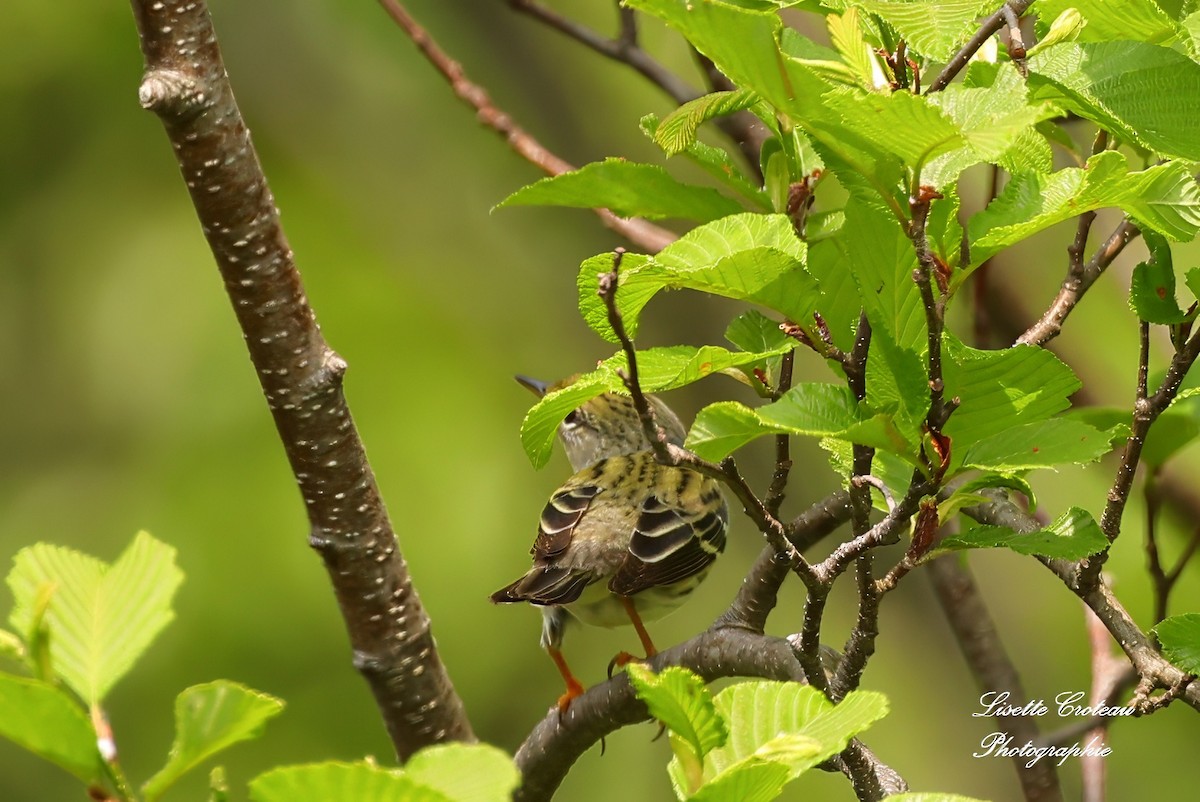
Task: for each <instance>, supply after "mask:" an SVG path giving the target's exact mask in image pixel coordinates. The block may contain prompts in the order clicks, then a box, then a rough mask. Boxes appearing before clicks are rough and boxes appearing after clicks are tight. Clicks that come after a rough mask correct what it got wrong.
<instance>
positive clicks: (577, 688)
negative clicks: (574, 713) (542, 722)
mask: <svg viewBox="0 0 1200 802" xmlns="http://www.w3.org/2000/svg"><path fill="white" fill-rule="evenodd" d="M546 651H547V652H549V653H550V659H551V660H553V661H554V665H556V666H558V673H560V674H562V678H563V681H564V682H566V683H567V690H566V692H565V693H563V695H562V696H560V697H558V714H559V715H560V716H561V715H562V714H563V713H566V712H567V708H568V707H570V706H571V700H572V699H575V698H576V697H578V696H582V695H583V685H582V684H581V683H580V682H579V680H577V679H575V675H574V674H572V673H571V669H570V668H569V667H568V666H567V659H566V658H565V657H563V653H562V652H560V651H559V650H558V649H555V648H554V647H553V646H547V647H546Z"/></svg>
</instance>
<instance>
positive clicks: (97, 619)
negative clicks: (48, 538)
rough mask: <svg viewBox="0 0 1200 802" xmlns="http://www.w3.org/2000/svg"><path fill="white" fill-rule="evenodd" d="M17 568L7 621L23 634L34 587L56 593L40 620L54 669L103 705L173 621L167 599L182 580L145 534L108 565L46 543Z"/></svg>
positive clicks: (171, 553) (161, 547) (164, 549)
mask: <svg viewBox="0 0 1200 802" xmlns="http://www.w3.org/2000/svg"><path fill="white" fill-rule="evenodd" d="M15 562H16V565H15V566H14V568H13V570H12V573H10V574H9V576H8V584H9V587H11V588H12V591H13V596H14V597H15V599H16V606H15V607H14V608H13V612H12V615H11V617H10V619H9V620H10V621H11V623H12V625H13V626H14V627H15V628H16V629H17V631H19V632H28V631H29V629H30V627H31V626H32V624H33V622H34V611H35V608H36V606H37V594H38V588H39V587H42V586H45V585H46V584H50V585H52V586H53V588H54V595H53V596H52V597H51V599H50V604H49V607H48V609H47V611H46V617H45V622H46V625H47V626H48V628H49V630H50V633H51V639H52V641H51V650H50V657H51V665H52V668H53V670H54V673H55V674H56V675H57V676H59V677H61V678H62V680H63V681H64V682H66V683H67V684H68V685H70V686H71V687H72V688H73V689H74V690H75V691H76V692H78V693H79V695H80V696H82V697H83V699H84V700H85V701H86V702H87V703H88V704H95V703H98V702H99V701H100V700H101V699H103V698H104V695H105V694H106V693H107V692H108V690H109V689H110V688H111V687H112V686H113V685H114V684H115V683H116V682H117V680H119V679H120V678H121V677H122V676H124V674H125V672H126V671H128V670H129V669H130V667H131V666H132V665H133V663H134V661H135V660H136V659H137V658H138V657H139V656H140V655H141V654H142V652H144V651H145V650H146V648H147V647H148V646H149V645H150V643H151V642H152V641H153V640H154V638H155V637H156V636H157V635H158V633H159V632H160V631H162V628H163V627H165V626H166V625H167V624H168V623H170V621H171V619H172V618H174V613H173V612H172V610H171V599H172V597H173V596H174V595H175V590H176V588H178V587H179V583H180V582H182V581H183V574H182V573H181V572H180V571H179V569H178V568H177V567H176V566H175V549H173V548H171V547H170V546H167V545H165V544H163V543H161V542H159V541H157V540H155V539H154V538H153V537H151V536H150V535H149V534H147V533H146V532H139V533H138V534H137V536H136V537H134V539H133V542H132V543H131V544H130V545H129V547H128V548H126V549H125V551H124V552H123V553H122V554H121V556H120V557H118V558H117V561H116V562H114V563H113V564H112V565H111V566H110V565H106V564H104V563H102V562H101V561H100V560H97V559H95V558H94V557H89V556H88V555H86V554H81V553H80V552H77V551H74V550H72V549H68V548H63V547H61V546H51V545H48V544H44V543H39V544H37V545H35V546H31V547H29V548H26V549H22V550H21V551H20V552H19V553H18V554H17V557H16V560H15Z"/></svg>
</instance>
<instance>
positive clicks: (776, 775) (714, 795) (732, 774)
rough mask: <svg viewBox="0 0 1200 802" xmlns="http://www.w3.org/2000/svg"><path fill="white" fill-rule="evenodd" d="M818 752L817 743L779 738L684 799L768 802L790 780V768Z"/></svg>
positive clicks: (784, 737)
mask: <svg viewBox="0 0 1200 802" xmlns="http://www.w3.org/2000/svg"><path fill="white" fill-rule="evenodd" d="M820 753H821V744H820V742H818V741H816V740H814V739H812V738H805V737H804V736H801V735H779V736H777V737H775V738H772V739H771V740H770V741H768V742H767V743H765V744H763V745H762V746H761V747H760V748H759V749H757V750H755V752H754V753H753V754H751V755H748V756H746V757H744V758H742V759H741V760H739V761H738V762H736V763H734V764H733V765H731V766H729V767H728V768H727V769H725V770H724V771H722V772H721V773H720V774H718V775H717V776H715V777H713V778H712V779H711V780H709V781H708V782H706V783H704V785H702V786H701V787H700V789H699V790H698V791H697V792H696V793H695V794H693V795H691V796H689V797H688V798H687V800H688V802H770V800H773V799H776V798H778V796H779V794H780V793H781V792H782V791H783V787H784V786H785V785H787V784H788V782H789V781H790V780H791V779H792V771H791V769H790V766H791V765H793V764H795V763H798V762H801V761H805V760H809V759H811V758H812V757H813V756H815V755H818V754H820Z"/></svg>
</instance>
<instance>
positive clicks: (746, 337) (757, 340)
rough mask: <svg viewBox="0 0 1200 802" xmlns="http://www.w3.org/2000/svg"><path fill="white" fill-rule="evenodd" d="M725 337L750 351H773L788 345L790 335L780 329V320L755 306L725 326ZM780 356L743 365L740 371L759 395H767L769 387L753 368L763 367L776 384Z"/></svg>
mask: <svg viewBox="0 0 1200 802" xmlns="http://www.w3.org/2000/svg"><path fill="white" fill-rule="evenodd" d="M725 339H726V340H728V341H729V342H731V343H733V344H734V345H735V346H737V347H738V348H739V349H740V350H742V351H746V352H747V353H768V352H774V351H778V350H779V349H781V348H784V347H785V346H787V345H789V337H788V336H787V335H786V334H784V333H783V331H782V330H781V329H780V328H779V323H778V322H776V321H774V320H772V319H771V318H769V317H767V316H766V315H764V314H763V313H762V312H759V311H758V310H755V309H750V310H748V311H746V312H743V313H742V314H740V315H738V316H737V317H736V318H734V319H733V320H732V321H731V322H730V324H729V326H728V327H727V328H726V329H725ZM780 359H781V358H780V357H778V356H772V357H768V358H766V359H763V360H759V361H757V362H751V363H749V364H747V365H743V366H742V367H741V370H742V372H743V374H744V376H745V383H746V384H747V385H749V386H750V387H751V388H753V389H754V391H755V392H757V393H759V394H760V395H762V394H765V393H766V388H764V387H763V384H762V381H761V380H760V379H759V378H758V377H757V376H755V375H754V371H755V370H761V371H762V372H763V374H764V375H765V376H766V379H767V382H768V383H769V384H770V385H771V387H774V386H776V385H777V384H778V382H779V366H780Z"/></svg>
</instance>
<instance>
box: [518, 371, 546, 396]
mask: <svg viewBox="0 0 1200 802" xmlns="http://www.w3.org/2000/svg"><path fill="white" fill-rule="evenodd" d="M513 378H514V379H516V380H517V383H518V384H520V385H521V386H522V387H524V388H525V389H526V390H528V391H529V392H531V393H533V394H534V395H536V396H537V397H538V398H541V397H542V396H544V395H545V394H546V390H547V389H548V388H549V387H550V385H549V384H547V383H546V382H544V381H539V380H537V379H531V378H529V377H528V376H521V375H519V374H518V375H517V376H514V377H513Z"/></svg>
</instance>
